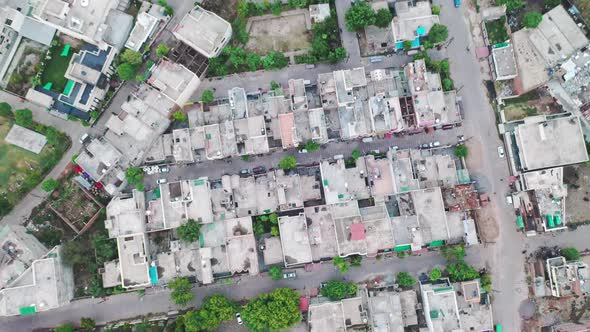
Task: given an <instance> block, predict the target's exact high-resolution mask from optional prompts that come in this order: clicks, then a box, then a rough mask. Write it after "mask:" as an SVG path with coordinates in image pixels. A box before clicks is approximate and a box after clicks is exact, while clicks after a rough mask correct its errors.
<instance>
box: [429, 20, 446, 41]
mask: <svg viewBox="0 0 590 332" xmlns="http://www.w3.org/2000/svg"><path fill="white" fill-rule="evenodd" d="M427 38H428V41H429V42H431V43H433V44H438V43H442V42H444V41H445V40H447V38H449V30H448V29H447V27H446V26H444V25H442V24H438V23H435V24H434V25H433V26H432V27H431V28H430V31H428V37H427Z"/></svg>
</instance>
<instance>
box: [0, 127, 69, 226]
mask: <svg viewBox="0 0 590 332" xmlns="http://www.w3.org/2000/svg"><path fill="white" fill-rule="evenodd" d="M13 124H14V120H13V119H11V118H7V117H2V116H0V200H3V201H4V200H5V201H4V202H6V201H7V202H8V204H9V207H12V206H14V205H16V203H18V202H19V201H20V199H21V198H22V197H23V196H24V195H26V194H27V193H28V192H29V191H30V190H31V189H33V188H35V186H37V185H38V184H39V183H40V182H41V181H42V180H43V176H44V175H45V174H47V173H48V172H49V171H50V170H51V169H52V168H53V167H54V166H55V165H56V164H57V163H58V162H59V160H60V159H61V157H62V155H63V154H64V152H65V151H66V150H67V149H68V148H69V146H70V144H71V142H70V139H69V138H68V137H67V136H66V135H64V134H62V133H59V134H58V135H59V137H58V138H57V139H56V141H57V142H59V144H56V145H55V146H52V145H50V144H49V143H48V144H46V145H45V147H44V148H43V150H41V153H39V154H35V153H32V152H30V151H27V150H24V149H21V148H19V147H17V146H14V145H12V144H10V143H8V142H6V141H5V140H4V138H5V137H6V135H7V134H8V131H9V130H10V128H11V127H12V125H13ZM47 128H48V127H46V126H43V125H40V124H35V126H34V128H33V129H34V130H35V131H37V132H40V133H44V132H45V131H46V130H47ZM0 207H1V208H0V216H2V215H4V214H6V213H8V211H9V210H10V208H9V207H6V206H0Z"/></svg>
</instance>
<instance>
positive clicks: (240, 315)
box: [236, 312, 244, 325]
mask: <svg viewBox="0 0 590 332" xmlns="http://www.w3.org/2000/svg"><path fill="white" fill-rule="evenodd" d="M236 320H237V321H238V325H242V324H244V321H243V320H242V314H240V313H239V312H238V313H237V314H236Z"/></svg>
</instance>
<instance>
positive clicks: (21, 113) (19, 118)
mask: <svg viewBox="0 0 590 332" xmlns="http://www.w3.org/2000/svg"><path fill="white" fill-rule="evenodd" d="M14 120H15V122H16V124H17V125H19V126H23V127H27V128H31V127H33V112H31V110H30V109H27V108H23V109H20V110H16V111H15V112H14Z"/></svg>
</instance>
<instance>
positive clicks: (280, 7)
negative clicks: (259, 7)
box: [270, 0, 283, 16]
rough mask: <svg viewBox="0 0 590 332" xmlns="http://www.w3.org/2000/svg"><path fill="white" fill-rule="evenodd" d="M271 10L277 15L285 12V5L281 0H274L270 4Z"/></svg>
mask: <svg viewBox="0 0 590 332" xmlns="http://www.w3.org/2000/svg"><path fill="white" fill-rule="evenodd" d="M270 12H271V13H272V14H273V15H276V16H279V15H281V13H282V12H283V5H281V0H275V2H273V3H272V4H271V5H270Z"/></svg>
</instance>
